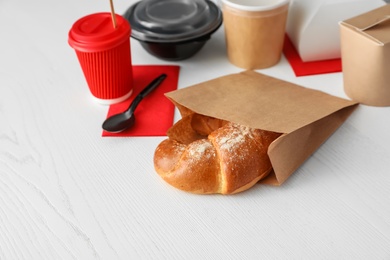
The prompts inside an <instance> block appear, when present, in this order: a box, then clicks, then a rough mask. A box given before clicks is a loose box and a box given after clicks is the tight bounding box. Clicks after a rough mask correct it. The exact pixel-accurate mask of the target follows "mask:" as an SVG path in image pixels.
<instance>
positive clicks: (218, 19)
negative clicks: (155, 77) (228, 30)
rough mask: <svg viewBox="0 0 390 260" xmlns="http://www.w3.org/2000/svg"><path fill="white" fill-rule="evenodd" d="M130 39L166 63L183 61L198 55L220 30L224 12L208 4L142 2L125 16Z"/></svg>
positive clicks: (166, 0)
mask: <svg viewBox="0 0 390 260" xmlns="http://www.w3.org/2000/svg"><path fill="white" fill-rule="evenodd" d="M123 16H124V18H125V19H127V20H128V21H129V23H130V25H131V37H133V38H134V39H137V40H138V41H139V42H140V43H141V45H142V46H143V48H144V49H145V50H146V51H148V52H149V53H150V54H152V55H154V56H156V57H158V58H160V59H163V60H171V61H176V60H183V59H187V58H189V57H191V56H192V55H194V54H195V53H197V52H198V51H199V50H200V49H201V48H202V47H203V46H204V45H205V43H206V42H207V41H208V40H209V39H210V36H211V35H212V34H213V33H214V32H215V31H216V30H217V29H218V28H219V27H220V26H221V24H222V13H221V10H220V9H219V8H218V6H216V5H215V4H214V3H213V2H211V1H209V0H143V1H140V2H137V3H135V4H134V5H132V6H131V7H130V8H129V9H128V10H127V11H126V12H125V14H124V15H123Z"/></svg>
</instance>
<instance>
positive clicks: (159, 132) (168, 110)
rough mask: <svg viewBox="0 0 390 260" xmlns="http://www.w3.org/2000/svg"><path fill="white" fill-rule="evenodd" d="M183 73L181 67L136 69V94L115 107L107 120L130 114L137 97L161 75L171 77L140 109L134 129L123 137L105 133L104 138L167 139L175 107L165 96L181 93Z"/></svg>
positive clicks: (134, 71) (152, 93) (134, 74)
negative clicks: (180, 72)
mask: <svg viewBox="0 0 390 260" xmlns="http://www.w3.org/2000/svg"><path fill="white" fill-rule="evenodd" d="M179 70H180V67H179V66H169V65H168V66H159V65H152V66H146V65H145V66H142V65H141V66H133V82H134V88H133V94H132V95H131V97H130V98H129V99H127V100H125V101H123V102H121V103H118V104H114V105H111V106H110V108H109V110H108V114H107V117H109V116H112V115H115V114H118V113H121V112H123V111H124V110H126V109H127V108H128V107H129V105H130V103H131V102H132V101H133V99H134V98H135V96H137V95H138V93H140V92H141V91H142V89H143V88H145V87H146V86H147V85H148V84H149V83H150V82H151V81H152V80H153V79H155V78H156V77H158V76H159V75H160V74H162V73H165V74H167V77H166V78H165V80H164V81H163V82H162V83H161V85H159V86H158V87H157V88H156V89H155V90H153V91H152V92H151V93H150V94H149V95H147V96H146V97H145V98H144V99H143V100H142V101H141V103H140V104H139V105H138V107H137V109H136V110H135V112H134V115H135V117H136V123H135V125H134V126H133V127H132V128H131V129H127V130H125V131H123V132H120V133H109V132H106V131H104V130H103V133H102V136H165V135H166V132H167V130H168V129H169V128H170V127H171V126H172V124H173V116H174V110H175V107H174V105H173V103H172V102H171V101H170V100H168V98H166V97H165V96H164V94H165V93H166V92H169V91H173V90H176V89H177V84H178V78H179Z"/></svg>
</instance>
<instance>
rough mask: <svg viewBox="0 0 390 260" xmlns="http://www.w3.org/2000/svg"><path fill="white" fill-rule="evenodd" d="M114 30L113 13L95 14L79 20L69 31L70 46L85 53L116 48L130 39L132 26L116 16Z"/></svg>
mask: <svg viewBox="0 0 390 260" xmlns="http://www.w3.org/2000/svg"><path fill="white" fill-rule="evenodd" d="M116 23H117V26H116V28H114V25H113V23H112V17H111V13H95V14H90V15H87V16H84V17H82V18H80V19H79V20H77V21H76V22H75V23H74V24H73V26H72V28H71V29H70V31H69V39H68V42H69V45H70V46H72V48H74V49H76V50H78V51H83V52H96V51H103V50H107V49H111V48H114V47H116V46H118V45H120V44H121V43H122V42H124V41H125V40H127V39H129V38H130V33H131V29H130V24H129V22H128V21H127V20H126V19H124V18H123V17H122V16H120V15H116Z"/></svg>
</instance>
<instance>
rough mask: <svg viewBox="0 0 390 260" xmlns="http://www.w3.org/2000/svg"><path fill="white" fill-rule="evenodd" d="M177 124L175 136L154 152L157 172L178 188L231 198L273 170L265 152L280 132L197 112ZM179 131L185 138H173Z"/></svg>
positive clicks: (162, 143)
mask: <svg viewBox="0 0 390 260" xmlns="http://www.w3.org/2000/svg"><path fill="white" fill-rule="evenodd" d="M177 125H178V126H179V127H178V128H176V129H175V130H174V131H173V132H175V133H176V134H175V135H171V136H169V139H167V140H164V141H163V142H161V143H160V144H159V145H158V147H157V148H156V151H155V154H154V165H155V169H156V171H157V173H158V174H159V175H160V176H161V177H162V178H163V179H164V180H165V181H166V182H168V183H169V184H171V185H172V186H174V187H176V188H179V189H181V190H184V191H188V192H193V193H200V194H209V193H222V194H232V193H237V192H241V191H244V190H246V189H249V188H250V187H252V186H253V185H255V184H256V183H257V182H258V181H259V180H260V179H262V178H264V177H265V176H267V175H268V173H269V172H270V171H271V170H272V165H271V162H270V160H269V158H268V155H267V151H268V146H269V145H270V144H271V142H272V141H274V140H275V139H276V138H277V137H278V136H279V135H280V134H278V133H273V132H268V131H263V130H258V129H252V128H249V127H246V126H242V125H238V124H234V123H230V122H226V121H224V120H219V119H214V118H210V117H205V116H200V115H196V114H194V115H191V116H189V117H187V118H186V119H183V120H182V121H181V122H178V123H177ZM186 128H190V129H186ZM178 129H179V130H178ZM180 133H182V135H183V136H186V137H185V138H183V137H178V138H177V139H179V140H175V139H174V137H175V136H176V135H180ZM183 140H184V142H183Z"/></svg>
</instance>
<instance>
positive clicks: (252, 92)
mask: <svg viewBox="0 0 390 260" xmlns="http://www.w3.org/2000/svg"><path fill="white" fill-rule="evenodd" d="M166 96H167V97H168V98H169V99H170V100H171V101H172V102H173V103H174V104H175V105H176V106H177V108H178V109H179V111H180V113H181V115H182V117H183V119H185V118H187V117H188V116H189V115H190V114H192V113H197V114H202V115H207V116H211V117H215V118H219V119H224V120H227V121H231V122H234V123H238V124H242V125H246V126H249V127H252V128H258V129H263V130H269V131H274V132H279V133H283V134H282V135H281V136H280V137H279V138H278V139H276V140H275V141H274V142H273V143H272V144H271V145H270V147H269V149H268V155H269V157H270V159H271V163H272V166H273V169H274V172H273V173H271V174H270V175H269V177H268V178H267V179H265V180H263V181H262V182H263V183H268V184H275V185H279V184H281V183H283V182H284V181H285V180H286V179H287V178H288V177H289V176H290V175H291V174H292V173H293V172H294V171H295V170H296V169H297V168H298V167H299V166H300V165H301V164H302V163H303V162H304V161H305V160H306V159H307V158H308V157H309V156H310V155H311V154H312V153H313V152H314V151H315V150H316V149H317V148H318V147H319V146H320V145H321V144H322V143H323V142H324V141H325V140H326V139H327V138H328V137H329V136H330V135H331V134H332V133H333V132H334V131H336V129H337V128H338V127H339V126H340V125H341V124H342V123H343V122H344V121H345V120H346V119H347V117H348V116H349V115H350V114H351V113H352V111H353V110H354V109H355V108H356V105H357V103H356V102H353V101H350V100H345V99H341V98H338V97H334V96H331V95H328V94H326V93H323V92H320V91H317V90H311V89H307V88H304V87H301V86H298V85H295V84H292V83H289V82H286V81H283V80H279V79H276V78H272V77H269V76H266V75H263V74H260V73H257V72H254V71H244V72H242V73H238V74H230V75H227V76H223V77H220V78H216V79H213V80H210V81H206V82H203V83H200V84H197V85H194V86H192V87H187V88H184V89H180V90H176V91H173V92H169V93H166ZM179 122H180V121H179ZM179 122H178V123H179ZM178 123H176V124H175V125H178ZM175 125H174V126H173V127H172V128H171V130H172V129H174V128H175ZM168 136H169V134H168Z"/></svg>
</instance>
